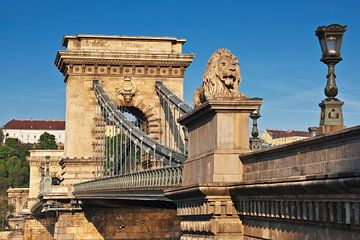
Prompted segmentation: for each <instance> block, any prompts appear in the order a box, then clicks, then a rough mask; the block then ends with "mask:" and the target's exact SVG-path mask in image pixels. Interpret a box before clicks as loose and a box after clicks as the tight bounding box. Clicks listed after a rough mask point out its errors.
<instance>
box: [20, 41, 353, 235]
mask: <svg viewBox="0 0 360 240" xmlns="http://www.w3.org/2000/svg"><path fill="white" fill-rule="evenodd" d="M184 43H185V39H178V38H174V37H133V36H108V35H81V34H80V35H67V36H65V37H64V39H63V46H64V47H65V48H66V49H65V50H61V51H59V52H58V53H57V56H56V59H55V65H56V66H57V68H58V69H59V70H60V72H61V73H62V74H63V75H64V81H65V85H66V142H65V149H64V151H63V152H62V151H44V152H41V151H40V152H36V151H33V152H32V153H31V155H30V157H29V162H30V166H31V170H30V189H29V213H27V215H26V217H25V220H24V223H23V224H24V228H23V229H24V230H23V233H22V234H23V237H24V239H27V240H35V239H45V240H52V239H56V240H73V239H84V240H103V239H181V240H199V239H202V240H203V239H204V240H205V239H224V240H230V239H240V240H242V239H243V240H250V239H296V240H301V239H318V240H320V239H321V240H322V239H324V240H325V239H331V240H335V239H336V240H338V239H343V240H345V239H357V238H358V236H359V234H360V201H359V199H360V197H359V196H360V195H359V194H360V137H359V136H360V127H359V126H355V127H352V128H346V127H345V126H344V125H343V122H342V118H341V121H334V119H331V121H324V119H323V118H330V117H333V116H330V115H329V116H328V115H324V114H322V115H321V116H322V119H321V121H320V126H319V127H318V128H317V129H319V130H320V131H318V133H317V134H315V136H312V137H310V138H308V139H305V140H301V141H297V142H293V143H289V144H286V145H282V146H278V147H272V148H269V149H262V141H261V140H260V139H259V138H258V134H259V132H258V128H257V119H258V118H259V117H260V106H261V105H262V99H261V98H251V97H247V96H246V95H245V94H244V93H240V92H238V89H237V88H238V85H239V84H240V81H241V76H240V68H239V61H238V59H237V57H236V56H234V55H233V54H232V53H231V52H230V51H229V50H227V49H218V50H217V51H215V53H214V54H213V55H212V56H211V57H210V59H209V61H208V64H207V67H206V70H205V74H204V77H203V83H202V85H201V87H200V88H199V89H196V90H195V94H194V102H195V105H196V107H194V108H192V107H190V106H189V105H187V104H186V103H185V102H184V101H183V98H182V96H183V82H184V76H185V71H186V68H187V67H188V66H189V65H190V64H191V62H192V61H193V59H194V57H195V55H194V54H184V53H183V52H182V50H183V44H184ZM331 101H333V100H331ZM334 101H335V100H334ZM339 104H340V105H342V104H343V103H342V102H340V103H338V105H339ZM340 105H339V106H340ZM329 106H330V105H329ZM331 106H333V105H331ZM339 106H338V107H339ZM340 110H341V109H340ZM334 111H335V110H334ZM334 116H335V115H334ZM250 123H252V124H251V125H250ZM329 124H330V125H329ZM331 124H332V125H331ZM249 129H252V131H251V133H250V130H249ZM54 179H57V180H59V181H54Z"/></svg>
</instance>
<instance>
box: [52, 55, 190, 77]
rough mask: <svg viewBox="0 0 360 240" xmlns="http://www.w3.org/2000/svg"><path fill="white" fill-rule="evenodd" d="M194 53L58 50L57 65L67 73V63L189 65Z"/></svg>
mask: <svg viewBox="0 0 360 240" xmlns="http://www.w3.org/2000/svg"><path fill="white" fill-rule="evenodd" d="M193 59H194V54H150V53H149V54H144V53H122V52H118V53H117V52H101V53H99V52H95V51H94V52H92V51H91V52H90V51H86V52H85V51H71V52H70V51H58V53H57V56H56V59H55V65H56V66H57V68H58V69H59V70H60V71H61V72H62V73H63V74H66V71H67V69H66V65H72V64H80V65H106V66H111V65H115V66H171V67H175V66H176V67H185V68H186V67H187V66H189V65H190V63H191V62H192V60H193Z"/></svg>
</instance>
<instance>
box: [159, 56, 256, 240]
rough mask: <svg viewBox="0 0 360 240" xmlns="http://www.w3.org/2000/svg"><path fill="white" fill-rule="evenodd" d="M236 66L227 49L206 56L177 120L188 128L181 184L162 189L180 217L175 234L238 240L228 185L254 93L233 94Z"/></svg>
mask: <svg viewBox="0 0 360 240" xmlns="http://www.w3.org/2000/svg"><path fill="white" fill-rule="evenodd" d="M240 80H241V78H240V68H239V61H238V60H237V58H236V57H235V56H234V55H232V54H231V53H230V51H229V50H226V49H219V50H217V51H216V52H215V53H214V54H213V55H212V57H211V58H210V60H209V63H208V65H207V68H206V70H205V74H204V79H203V83H202V85H201V87H200V88H199V89H197V90H196V91H195V95H194V100H195V106H196V107H195V109H194V110H193V111H191V112H189V113H188V114H186V115H184V116H183V117H181V118H179V120H178V122H179V123H180V124H182V125H184V126H185V127H186V128H187V129H188V158H187V159H186V161H185V163H184V169H183V177H182V179H183V180H182V186H181V187H180V188H177V189H175V190H169V191H167V192H166V193H165V195H166V197H168V198H171V199H173V200H174V201H175V202H176V203H177V211H178V214H179V216H181V217H182V222H181V231H182V232H183V233H184V234H183V236H182V237H181V239H184V240H185V239H186V240H190V239H205V238H206V239H229V240H230V239H242V236H243V235H242V224H241V221H240V219H239V217H238V215H237V211H236V209H235V208H234V204H233V202H232V199H231V196H230V193H229V190H228V189H229V188H228V187H229V186H230V185H231V184H232V183H235V182H236V183H239V182H241V181H242V175H243V174H242V172H243V166H242V163H241V161H240V159H239V154H241V153H246V152H248V151H250V150H249V115H250V113H252V112H253V111H258V109H259V107H260V105H261V104H262V99H260V98H253V99H252V98H247V97H245V96H244V95H243V94H241V93H238V86H239V84H240Z"/></svg>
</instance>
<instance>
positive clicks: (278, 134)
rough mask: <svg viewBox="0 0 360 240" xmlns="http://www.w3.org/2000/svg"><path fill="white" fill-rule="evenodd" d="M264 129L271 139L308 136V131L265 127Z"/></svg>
mask: <svg viewBox="0 0 360 240" xmlns="http://www.w3.org/2000/svg"><path fill="white" fill-rule="evenodd" d="M266 131H267V132H268V133H269V135H270V136H271V137H272V138H273V139H275V138H286V137H310V133H309V132H305V131H294V130H287V131H284V130H272V129H266Z"/></svg>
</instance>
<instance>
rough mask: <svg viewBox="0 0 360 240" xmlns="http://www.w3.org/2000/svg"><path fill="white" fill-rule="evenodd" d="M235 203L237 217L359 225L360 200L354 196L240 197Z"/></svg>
mask: <svg viewBox="0 0 360 240" xmlns="http://www.w3.org/2000/svg"><path fill="white" fill-rule="evenodd" d="M236 205H237V209H238V211H239V215H240V217H243V216H251V217H266V218H273V219H289V220H300V221H311V222H322V223H332V224H347V225H360V203H359V202H358V201H356V199H353V200H351V199H349V200H344V199H341V198H340V199H339V200H336V199H323V198H318V199H301V200H300V199H286V198H282V199H275V200H274V199H243V200H239V201H238V202H237V204H236Z"/></svg>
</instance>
